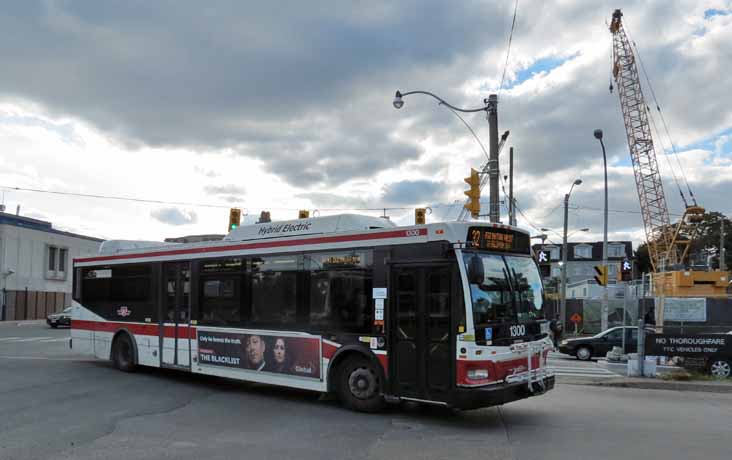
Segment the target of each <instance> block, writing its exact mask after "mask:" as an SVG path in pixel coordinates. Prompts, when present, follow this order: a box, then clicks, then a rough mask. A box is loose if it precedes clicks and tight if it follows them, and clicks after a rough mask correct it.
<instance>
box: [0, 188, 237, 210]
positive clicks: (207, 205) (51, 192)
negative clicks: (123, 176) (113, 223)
mask: <svg viewBox="0 0 732 460" xmlns="http://www.w3.org/2000/svg"><path fill="white" fill-rule="evenodd" d="M0 188H3V189H6V190H15V191H19V192H34V193H46V194H49V195H63V196H75V197H82V198H98V199H103V200H117V201H132V202H135V203H153V204H170V205H178V206H196V207H202V208H226V209H229V208H231V206H226V205H221V204H210V203H189V202H183V201H164V200H152V199H145V198H135V197H126V196H112V195H98V194H93V193H75V192H59V191H56V190H41V189H35V188H24V187H9V186H6V185H0Z"/></svg>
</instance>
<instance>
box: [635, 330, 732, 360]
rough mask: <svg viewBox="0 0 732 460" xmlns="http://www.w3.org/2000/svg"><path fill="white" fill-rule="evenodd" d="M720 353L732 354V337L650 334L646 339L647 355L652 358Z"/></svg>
mask: <svg viewBox="0 0 732 460" xmlns="http://www.w3.org/2000/svg"><path fill="white" fill-rule="evenodd" d="M719 353H723V354H732V335H725V334H719V335H717V334H705V335H669V334H649V335H648V336H647V337H646V354H647V355H651V356H689V357H704V356H710V355H716V354H719Z"/></svg>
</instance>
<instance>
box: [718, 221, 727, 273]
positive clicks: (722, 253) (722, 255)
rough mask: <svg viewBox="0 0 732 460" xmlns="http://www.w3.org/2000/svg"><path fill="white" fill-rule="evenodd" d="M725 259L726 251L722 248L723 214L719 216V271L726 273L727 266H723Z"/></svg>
mask: <svg viewBox="0 0 732 460" xmlns="http://www.w3.org/2000/svg"><path fill="white" fill-rule="evenodd" d="M726 257H727V250H726V249H725V247H724V214H720V222H719V271H722V272H723V271H726V270H727V264H725V258H726Z"/></svg>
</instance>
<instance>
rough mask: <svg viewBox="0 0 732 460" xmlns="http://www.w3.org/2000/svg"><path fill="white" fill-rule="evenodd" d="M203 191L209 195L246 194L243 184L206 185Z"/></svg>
mask: <svg viewBox="0 0 732 460" xmlns="http://www.w3.org/2000/svg"><path fill="white" fill-rule="evenodd" d="M203 191H204V192H206V193H208V194H209V195H236V196H239V195H245V194H246V189H244V187H242V186H241V185H234V184H228V185H206V186H205V187H203Z"/></svg>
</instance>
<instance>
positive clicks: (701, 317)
mask: <svg viewBox="0 0 732 460" xmlns="http://www.w3.org/2000/svg"><path fill="white" fill-rule="evenodd" d="M663 318H664V321H680V322H697V323H703V322H705V321H706V320H707V299H706V298H704V297H697V298H695V297H666V299H664V302H663Z"/></svg>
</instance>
